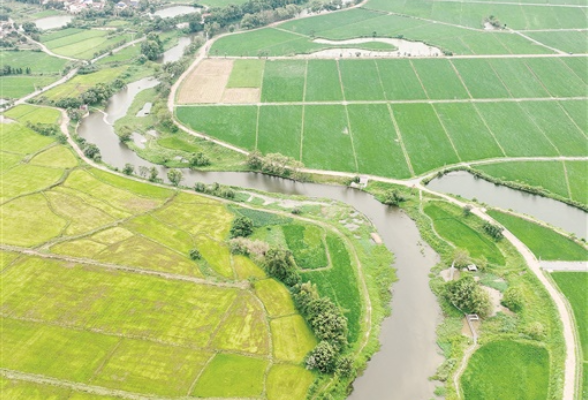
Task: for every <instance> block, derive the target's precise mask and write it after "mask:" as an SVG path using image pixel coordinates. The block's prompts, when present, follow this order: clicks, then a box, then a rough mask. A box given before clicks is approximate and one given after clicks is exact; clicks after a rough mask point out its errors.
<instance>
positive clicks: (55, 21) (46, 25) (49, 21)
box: [33, 15, 73, 31]
mask: <svg viewBox="0 0 588 400" xmlns="http://www.w3.org/2000/svg"><path fill="white" fill-rule="evenodd" d="M71 20H73V17H72V16H71V15H54V16H52V17H45V18H41V19H38V20H36V21H33V22H34V23H35V25H37V28H39V29H40V30H42V31H46V30H48V29H57V28H61V27H63V26H65V25H67V24H69V23H70V22H71Z"/></svg>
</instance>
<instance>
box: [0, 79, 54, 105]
mask: <svg viewBox="0 0 588 400" xmlns="http://www.w3.org/2000/svg"><path fill="white" fill-rule="evenodd" d="M57 79H58V78H57V77H56V76H54V77H51V76H29V75H9V76H3V77H0V98H3V99H17V98H20V97H23V96H26V95H27V94H30V93H33V92H34V91H35V89H40V88H44V87H45V86H47V85H49V84H51V83H53V82H55V81H56V80H57Z"/></svg>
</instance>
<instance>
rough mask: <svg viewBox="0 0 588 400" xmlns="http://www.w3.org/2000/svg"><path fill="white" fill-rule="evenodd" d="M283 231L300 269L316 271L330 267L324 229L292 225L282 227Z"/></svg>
mask: <svg viewBox="0 0 588 400" xmlns="http://www.w3.org/2000/svg"><path fill="white" fill-rule="evenodd" d="M282 231H283V232H284V237H285V239H286V244H287V245H288V248H289V249H290V250H291V251H292V254H293V256H294V260H295V261H296V264H297V266H298V268H302V269H316V268H325V267H327V266H328V260H327V255H326V253H325V251H326V250H325V243H324V241H323V235H324V231H323V229H322V228H319V227H318V226H314V225H297V224H292V225H284V226H282Z"/></svg>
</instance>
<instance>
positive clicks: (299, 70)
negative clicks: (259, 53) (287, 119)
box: [261, 60, 306, 103]
mask: <svg viewBox="0 0 588 400" xmlns="http://www.w3.org/2000/svg"><path fill="white" fill-rule="evenodd" d="M305 75H306V61H301V60H273V61H267V62H266V63H265V71H264V74H263V88H262V92H261V101H262V102H266V103H267V102H291V101H302V100H303V95H304V81H305Z"/></svg>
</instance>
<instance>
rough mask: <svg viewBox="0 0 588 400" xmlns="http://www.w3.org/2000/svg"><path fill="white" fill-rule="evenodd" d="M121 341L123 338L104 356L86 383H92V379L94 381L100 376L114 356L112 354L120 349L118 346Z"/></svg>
mask: <svg viewBox="0 0 588 400" xmlns="http://www.w3.org/2000/svg"><path fill="white" fill-rule="evenodd" d="M123 340H124V338H122V337H121V338H120V340H119V341H118V342H116V344H115V345H114V346H113V347H112V349H111V350H110V352H109V353H108V354H107V355H105V356H104V359H103V360H102V362H101V363H100V365H99V366H98V368H96V370H95V371H94V373H93V374H92V376H91V377H90V379H88V382H92V381H94V379H96V378H97V377H98V375H100V373H101V372H102V370H103V369H104V366H105V365H106V363H107V362H109V361H110V359H111V358H112V356H113V355H114V353H116V351H117V350H118V348H119V347H120V345H121V343H122V341H123Z"/></svg>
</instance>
